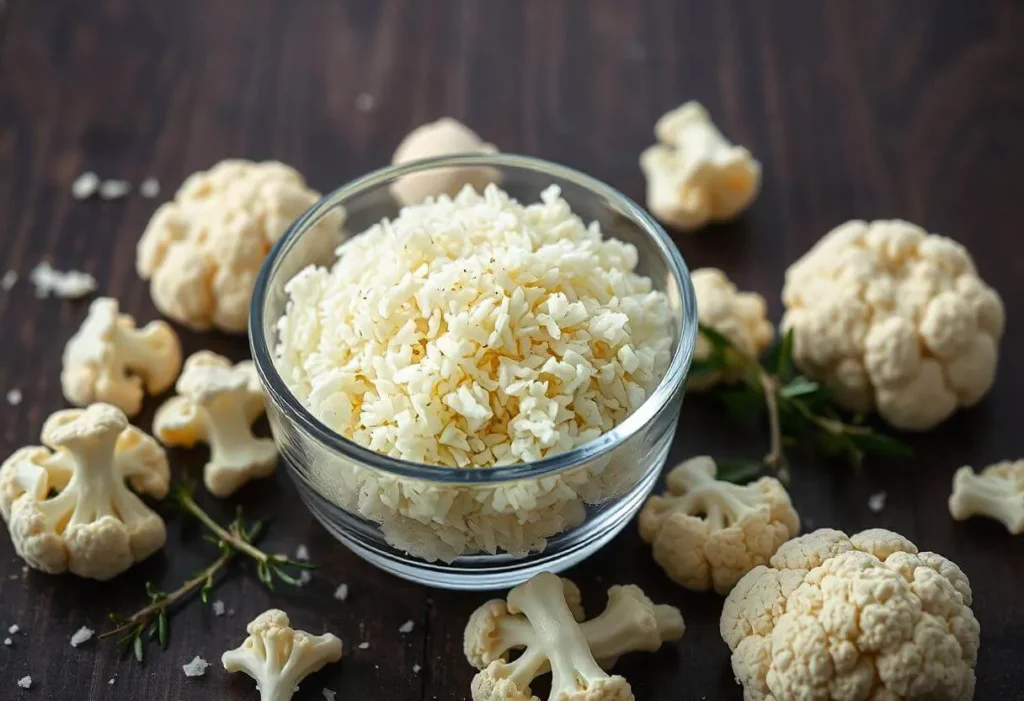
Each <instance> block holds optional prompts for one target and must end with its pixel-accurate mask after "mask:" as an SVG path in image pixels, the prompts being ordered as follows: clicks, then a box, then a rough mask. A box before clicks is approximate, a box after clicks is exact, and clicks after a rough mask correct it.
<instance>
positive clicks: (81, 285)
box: [30, 261, 96, 299]
mask: <svg viewBox="0 0 1024 701" xmlns="http://www.w3.org/2000/svg"><path fill="white" fill-rule="evenodd" d="M30 277H31V279H32V284H33V285H35V287H36V297H39V298H40V299H42V298H44V297H49V296H50V295H51V294H52V295H55V296H57V297H62V298H64V299H76V298H78V297H84V296H85V295H87V294H89V293H90V292H94V291H95V290H96V278H94V277H93V276H92V275H90V274H89V273H83V272H80V271H78V270H69V271H67V272H64V271H61V270H55V269H54V268H53V267H52V266H51V265H50V264H49V263H47V262H45V261H44V262H42V263H40V264H39V265H37V266H36V267H35V268H33V269H32V274H31V276H30Z"/></svg>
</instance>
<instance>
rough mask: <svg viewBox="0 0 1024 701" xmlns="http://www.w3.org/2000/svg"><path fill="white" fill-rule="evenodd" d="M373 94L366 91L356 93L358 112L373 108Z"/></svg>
mask: <svg viewBox="0 0 1024 701" xmlns="http://www.w3.org/2000/svg"><path fill="white" fill-rule="evenodd" d="M373 103H374V99H373V95H371V94H370V93H368V92H361V93H359V94H358V95H356V109H357V110H359V111H360V112H369V111H370V110H372V109H373Z"/></svg>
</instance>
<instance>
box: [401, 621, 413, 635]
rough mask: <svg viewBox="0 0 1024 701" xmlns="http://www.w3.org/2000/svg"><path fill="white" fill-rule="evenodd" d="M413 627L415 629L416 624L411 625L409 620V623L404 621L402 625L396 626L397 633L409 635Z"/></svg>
mask: <svg viewBox="0 0 1024 701" xmlns="http://www.w3.org/2000/svg"><path fill="white" fill-rule="evenodd" d="M415 627H416V624H415V623H413V622H412V621H411V620H410V621H406V622H405V623H403V624H402V625H400V626H398V632H399V633H411V632H412V629H413V628H415Z"/></svg>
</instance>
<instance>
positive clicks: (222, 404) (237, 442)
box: [153, 351, 277, 497]
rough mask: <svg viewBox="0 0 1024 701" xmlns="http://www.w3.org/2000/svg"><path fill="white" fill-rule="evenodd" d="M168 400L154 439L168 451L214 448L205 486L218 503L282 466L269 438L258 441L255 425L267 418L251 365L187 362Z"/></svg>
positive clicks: (213, 359)
mask: <svg viewBox="0 0 1024 701" xmlns="http://www.w3.org/2000/svg"><path fill="white" fill-rule="evenodd" d="M175 389H176V390H177V392H178V396H176V397H172V398H171V399H168V400H167V401H166V402H165V403H164V405H163V406H161V407H160V409H158V410H157V413H156V417H155V418H154V419H153V433H154V434H155V435H156V437H157V438H159V439H160V441H161V442H163V444H164V445H168V446H182V447H185V448H191V447H193V446H194V445H195V444H196V443H198V442H200V441H202V442H204V443H207V444H209V446H210V460H209V462H207V463H206V466H205V467H204V468H203V483H204V484H205V485H206V488H207V489H208V490H210V493H211V494H213V495H214V496H217V497H227V496H230V495H231V494H234V493H235V492H236V491H237V490H238V489H239V488H240V487H241V486H242V485H244V484H245V483H246V482H248V481H249V480H251V479H257V478H261V477H267V476H268V475H270V474H271V473H272V472H273V471H274V467H275V466H276V464H277V447H276V446H275V444H274V441H273V440H272V439H270V438H256V437H255V436H254V435H253V433H252V424H253V422H254V421H256V419H257V418H259V417H260V415H261V414H263V411H264V408H263V390H262V388H261V387H260V382H259V378H258V377H257V375H256V367H255V366H254V365H253V363H252V361H249V360H245V361H242V362H241V363H238V364H237V365H234V366H232V365H231V361H229V360H228V359H227V358H224V357H222V356H219V355H217V354H216V353H212V352H210V351H199V352H198V353H194V354H192V355H191V356H189V358H188V360H186V361H185V369H184V370H183V371H182V373H181V377H179V378H178V382H177V384H176V385H175Z"/></svg>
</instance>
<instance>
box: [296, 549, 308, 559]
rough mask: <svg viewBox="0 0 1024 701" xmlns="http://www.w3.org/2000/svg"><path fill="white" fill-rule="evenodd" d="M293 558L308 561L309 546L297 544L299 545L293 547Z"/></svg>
mask: <svg viewBox="0 0 1024 701" xmlns="http://www.w3.org/2000/svg"><path fill="white" fill-rule="evenodd" d="M295 559H296V560H303V561H307V562H308V561H309V548H307V547H306V546H305V545H299V547H297V548H295Z"/></svg>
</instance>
